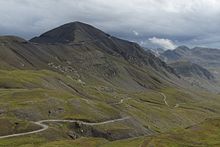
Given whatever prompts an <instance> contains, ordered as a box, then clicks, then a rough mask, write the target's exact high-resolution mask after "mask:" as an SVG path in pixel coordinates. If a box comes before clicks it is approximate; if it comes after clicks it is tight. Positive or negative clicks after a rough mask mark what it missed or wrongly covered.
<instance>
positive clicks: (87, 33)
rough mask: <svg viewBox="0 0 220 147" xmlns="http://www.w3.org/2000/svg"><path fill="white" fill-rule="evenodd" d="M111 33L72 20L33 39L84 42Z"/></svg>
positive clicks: (43, 41)
mask: <svg viewBox="0 0 220 147" xmlns="http://www.w3.org/2000/svg"><path fill="white" fill-rule="evenodd" d="M108 37H110V35H108V34H106V33H104V32H102V31H101V30H99V29H97V28H95V27H93V26H91V25H88V24H85V23H81V22H72V23H68V24H65V25H62V26H60V27H58V28H55V29H53V30H51V31H48V32H46V33H44V34H42V35H41V36H39V37H35V38H33V39H31V40H30V41H31V42H37V43H83V42H89V41H96V40H105V39H108Z"/></svg>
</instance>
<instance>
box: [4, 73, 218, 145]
mask: <svg viewBox="0 0 220 147" xmlns="http://www.w3.org/2000/svg"><path fill="white" fill-rule="evenodd" d="M0 74H1V76H0V77H5V78H2V79H1V80H0V83H1V88H2V89H1V90H0V97H1V98H0V106H1V107H0V108H1V109H0V110H1V114H0V119H4V120H6V121H10V120H16V121H20V122H22V121H24V122H26V123H27V122H28V121H30V120H33V121H36V120H42V119H53V118H55V119H82V120H87V121H93V122H98V121H103V120H109V119H113V118H119V117H122V116H127V115H128V116H130V117H131V118H134V119H131V120H129V121H126V122H120V123H114V124H109V125H103V126H97V127H94V128H93V129H95V130H97V131H100V132H102V133H104V134H106V133H111V134H112V136H116V137H117V136H118V135H119V134H131V136H138V135H142V134H143V133H144V131H145V130H146V131H147V132H148V133H149V131H150V132H152V131H153V132H158V133H159V132H166V131H170V130H175V129H179V128H180V127H182V128H184V127H186V126H189V125H192V124H195V123H197V122H200V121H202V120H203V119H204V118H207V117H214V116H218V114H219V105H218V103H217V102H218V98H217V96H216V95H210V94H209V93H205V92H204V93H202V94H201V97H200V96H199V95H198V94H197V96H195V95H193V94H191V93H189V92H185V91H184V90H181V89H175V88H162V89H160V90H159V89H158V91H154V90H144V91H139V92H134V91H130V92H125V91H123V89H117V88H116V87H114V86H110V85H108V84H105V83H102V82H98V81H97V80H94V81H93V80H92V79H91V81H92V83H93V84H90V83H88V84H87V83H86V84H84V83H82V82H79V81H78V80H74V79H73V78H71V77H70V76H65V75H61V74H58V73H55V72H51V71H47V70H42V71H31V70H22V71H21V70H13V71H6V70H2V71H1V72H0ZM5 79H7V80H5ZM7 81H10V82H9V84H8V82H7ZM60 81H61V82H60ZM94 82H96V83H95V84H94ZM51 83H52V84H51ZM5 85H7V86H5ZM14 85H16V86H14ZM5 88H7V89H5ZM158 92H163V93H164V94H166V96H167V102H168V103H169V105H170V106H169V107H168V106H166V105H165V103H164V101H163V96H162V95H161V94H160V93H158ZM202 97H205V98H206V99H208V100H206V99H205V98H202ZM121 99H124V102H123V103H118V102H120V100H121ZM176 104H179V107H177V108H175V107H174V106H175V105H176ZM204 104H205V105H204ZM11 122H12V123H11V124H12V125H11V127H8V129H7V130H8V131H7V133H6V134H11V133H12V132H23V131H25V130H30V129H33V128H35V127H36V126H31V127H30V128H28V127H27V125H23V126H22V125H21V128H20V129H18V130H13V129H12V128H13V126H14V121H11ZM9 124H10V123H9ZM21 124H23V123H21ZM50 125H51V129H49V130H47V131H45V132H42V133H40V134H36V135H30V136H24V137H17V138H11V139H4V140H0V145H2V146H3V145H4V146H13V145H15V144H16V146H19V145H21V146H22V145H27V146H32V145H37V146H39V145H45V146H51V144H52V146H53V145H54V146H55V145H56V144H57V146H59V145H60V144H63V143H65V142H66V141H65V140H66V139H70V138H69V136H68V135H67V134H68V132H69V130H71V125H70V124H60V125H58V124H50ZM0 129H1V130H0V132H2V131H5V129H4V128H0ZM86 129H87V128H86ZM145 133H146V132H145ZM81 135H82V136H85V137H89V135H86V134H81ZM55 140H61V141H58V142H54V141H55ZM85 140H86V141H84V139H82V140H76V141H75V142H74V143H75V144H77V145H78V146H80V145H81V146H83V145H84V146H86V143H88V144H90V143H91V142H92V143H94V146H96V145H95V144H96V143H97V144H98V143H99V144H100V143H103V142H106V140H105V139H100V140H99V139H98V140H95V141H94V139H93V138H90V139H85ZM142 141H143V138H140V139H137V140H136V139H130V140H125V141H122V142H121V141H117V142H112V143H113V145H114V144H116V145H118V146H119V145H121V146H123V145H124V144H126V145H131V146H133V145H134V144H139V143H141V142H142ZM51 142H52V143H51ZM67 142H68V144H69V142H72V141H71V140H68V141H67ZM107 145H108V144H106V146H107ZM109 145H111V143H110V144H109Z"/></svg>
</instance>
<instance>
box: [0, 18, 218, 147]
mask: <svg viewBox="0 0 220 147" xmlns="http://www.w3.org/2000/svg"><path fill="white" fill-rule="evenodd" d="M188 52H189V51H188V50H184V53H185V54H188ZM181 54H183V51H182V49H181ZM184 69H186V70H187V72H188V67H184ZM189 69H190V70H191V71H192V72H193V75H198V76H201V77H202V76H204V77H206V78H211V76H210V75H208V74H207V72H206V71H205V70H204V69H202V68H200V67H198V66H197V65H190V68H189ZM190 74H191V72H190ZM0 96H1V98H0V144H3V145H4V146H14V145H15V144H17V142H19V143H18V144H19V145H22V146H25V145H27V146H30V145H31V146H32V144H34V145H36V146H44V145H45V144H48V145H49V146H56V145H57V140H60V141H61V143H60V142H59V143H58V144H61V146H65V145H64V144H66V143H67V144H69V142H72V141H76V142H75V143H78V144H80V145H81V144H83V145H84V146H88V145H90V144H94V146H97V145H99V143H101V144H106V143H108V142H109V143H111V142H112V141H114V140H119V144H120V140H121V139H127V138H133V137H137V138H139V137H141V136H147V135H151V136H156V135H158V134H161V133H164V132H169V131H172V130H176V129H179V128H185V127H188V126H190V125H192V124H195V123H198V122H201V121H203V119H205V118H210V117H217V116H219V114H220V112H219V110H220V103H219V102H218V97H219V95H218V94H216V93H211V92H210V91H207V90H204V89H202V88H201V87H199V86H194V85H193V86H192V85H191V83H190V82H189V81H187V80H185V78H184V77H183V76H180V75H179V74H178V73H177V71H175V69H173V68H172V67H171V66H170V65H168V64H166V63H165V62H164V61H162V60H161V59H160V58H158V57H156V56H155V55H153V54H152V53H151V52H149V51H146V50H144V49H143V48H142V47H140V46H139V45H138V44H137V43H134V42H130V41H126V40H122V39H119V38H117V37H114V36H111V35H108V34H107V33H105V32H103V31H101V30H99V29H97V28H95V27H93V26H91V25H88V24H85V23H81V22H73V23H68V24H66V25H62V26H60V27H58V28H55V29H53V30H51V31H48V32H46V33H43V34H42V35H40V36H39V37H34V38H33V39H31V40H30V41H26V40H24V39H22V38H19V37H15V36H2V37H0ZM42 120H44V121H42ZM65 120H67V121H65ZM33 122H34V123H33ZM43 123H45V125H42V124H43ZM42 126H44V129H42ZM47 127H49V128H48V129H47ZM36 130H40V131H41V132H40V133H35V132H36ZM32 131H34V132H32ZM24 132H25V133H27V132H32V133H34V134H33V135H30V136H28V135H27V136H25V135H24V136H20V137H18V138H16V137H15V138H13V137H12V138H5V139H2V140H1V138H4V137H5V136H6V137H7V135H11V134H19V133H24ZM2 136H4V137H2ZM50 143H52V145H50ZM71 144H72V143H71ZM116 146H117V145H116ZM132 146H133V144H132ZM134 146H135V145H134ZM138 146H139V145H138Z"/></svg>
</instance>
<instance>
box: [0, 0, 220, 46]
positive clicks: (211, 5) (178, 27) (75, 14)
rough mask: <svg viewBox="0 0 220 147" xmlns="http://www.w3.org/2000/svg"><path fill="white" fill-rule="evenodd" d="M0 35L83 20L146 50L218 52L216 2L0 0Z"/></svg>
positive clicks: (29, 33) (219, 10)
mask: <svg viewBox="0 0 220 147" xmlns="http://www.w3.org/2000/svg"><path fill="white" fill-rule="evenodd" d="M0 19H1V20H0V35H18V36H20V37H23V38H26V39H30V38H32V37H33V36H37V35H40V34H41V33H43V32H45V31H47V30H49V29H52V28H54V27H57V26H59V25H62V24H65V23H68V22H72V21H82V22H85V23H89V24H92V25H94V26H96V27H98V28H100V29H102V30H103V31H105V32H107V33H110V34H113V35H115V36H117V37H121V38H123V39H128V40H131V41H136V42H138V43H139V44H141V45H142V46H146V47H163V48H167V49H168V48H170V49H173V48H175V47H176V46H178V45H183V44H185V45H188V46H208V47H216V48H220V29H219V28H220V0H112V1H108V0H0Z"/></svg>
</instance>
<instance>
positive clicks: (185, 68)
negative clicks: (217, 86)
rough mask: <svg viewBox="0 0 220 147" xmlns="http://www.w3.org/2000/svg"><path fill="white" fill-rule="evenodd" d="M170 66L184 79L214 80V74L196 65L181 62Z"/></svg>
mask: <svg viewBox="0 0 220 147" xmlns="http://www.w3.org/2000/svg"><path fill="white" fill-rule="evenodd" d="M170 66H171V67H173V68H174V69H175V70H176V72H177V73H178V74H179V75H182V76H184V77H199V78H204V79H207V80H214V76H213V75H212V73H210V72H209V71H208V70H207V69H205V68H203V67H201V66H199V65H198V64H195V63H191V62H187V61H185V62H184V61H179V62H173V63H171V64H170Z"/></svg>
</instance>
